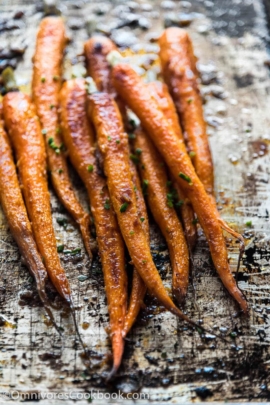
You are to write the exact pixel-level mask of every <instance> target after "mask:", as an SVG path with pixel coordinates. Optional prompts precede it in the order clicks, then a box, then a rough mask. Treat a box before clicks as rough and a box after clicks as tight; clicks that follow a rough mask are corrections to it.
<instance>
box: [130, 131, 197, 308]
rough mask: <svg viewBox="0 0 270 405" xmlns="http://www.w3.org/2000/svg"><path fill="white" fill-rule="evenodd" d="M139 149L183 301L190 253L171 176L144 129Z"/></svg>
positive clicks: (139, 134)
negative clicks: (173, 202)
mask: <svg viewBox="0 0 270 405" xmlns="http://www.w3.org/2000/svg"><path fill="white" fill-rule="evenodd" d="M135 147H136V150H139V151H140V152H141V153H140V164H139V167H140V173H141V179H142V182H143V184H145V186H146V187H145V194H146V198H147V201H148V206H149V207H150V210H151V212H152V214H153V216H154V219H155V221H156V223H157V224H158V226H159V227H160V229H161V232H162V234H163V236H164V238H165V240H166V242H167V245H168V249H169V253H170V259H171V265H172V273H173V277H172V290H173V296H174V298H175V299H176V301H177V302H178V303H179V304H183V303H184V301H185V296H186V293H187V288H188V276H189V253H188V247H187V243H186V240H185V235H184V231H183V229H182V226H181V224H180V221H179V219H178V217H177V214H176V212H175V210H174V208H173V207H172V206H169V205H168V204H170V202H171V200H170V198H169V200H168V197H170V194H169V192H168V186H167V185H168V177H167V174H166V168H165V167H164V166H163V165H160V163H162V158H161V156H160V154H159V153H158V151H157V150H156V148H155V147H154V145H153V144H152V142H151V141H150V139H148V138H147V137H146V135H145V133H144V132H143V130H142V129H137V131H136V139H135Z"/></svg>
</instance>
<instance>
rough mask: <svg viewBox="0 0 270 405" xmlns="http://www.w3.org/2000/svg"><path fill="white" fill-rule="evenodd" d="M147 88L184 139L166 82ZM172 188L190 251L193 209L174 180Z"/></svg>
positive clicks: (193, 234) (194, 232)
mask: <svg viewBox="0 0 270 405" xmlns="http://www.w3.org/2000/svg"><path fill="white" fill-rule="evenodd" d="M148 89H149V90H150V92H151V94H152V96H153V97H154V98H155V99H156V100H157V102H158V104H159V106H160V108H161V110H162V111H163V113H164V115H165V117H166V118H167V120H168V121H169V123H170V124H171V125H172V127H173V129H174V131H175V133H176V134H177V135H178V137H179V138H180V139H184V138H183V134H182V130H181V127H180V124H179V121H178V116H177V112H176V109H175V106H174V103H173V100H172V98H171V96H170V94H169V91H168V88H167V86H166V84H164V83H161V82H152V83H149V84H148ZM173 188H174V189H175V190H176V192H177V194H178V197H179V199H180V200H181V201H182V202H183V204H182V206H181V207H180V213H181V219H182V222H183V226H184V229H185V234H186V238H187V242H188V246H189V248H190V251H191V252H192V250H193V249H194V247H195V245H196V241H197V228H196V224H195V217H194V211H193V209H192V207H191V205H190V202H189V200H188V199H187V198H186V197H185V194H184V192H183V190H182V189H181V187H180V186H179V184H177V181H175V180H174V182H173Z"/></svg>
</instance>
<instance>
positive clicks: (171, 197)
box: [167, 181, 184, 208]
mask: <svg viewBox="0 0 270 405" xmlns="http://www.w3.org/2000/svg"><path fill="white" fill-rule="evenodd" d="M167 188H168V189H169V190H168V191H169V192H168V193H167V205H168V207H169V208H173V207H176V208H179V207H181V205H183V203H184V201H182V200H178V194H177V191H176V190H175V188H172V182H171V181H167Z"/></svg>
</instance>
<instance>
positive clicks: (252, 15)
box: [0, 0, 270, 404]
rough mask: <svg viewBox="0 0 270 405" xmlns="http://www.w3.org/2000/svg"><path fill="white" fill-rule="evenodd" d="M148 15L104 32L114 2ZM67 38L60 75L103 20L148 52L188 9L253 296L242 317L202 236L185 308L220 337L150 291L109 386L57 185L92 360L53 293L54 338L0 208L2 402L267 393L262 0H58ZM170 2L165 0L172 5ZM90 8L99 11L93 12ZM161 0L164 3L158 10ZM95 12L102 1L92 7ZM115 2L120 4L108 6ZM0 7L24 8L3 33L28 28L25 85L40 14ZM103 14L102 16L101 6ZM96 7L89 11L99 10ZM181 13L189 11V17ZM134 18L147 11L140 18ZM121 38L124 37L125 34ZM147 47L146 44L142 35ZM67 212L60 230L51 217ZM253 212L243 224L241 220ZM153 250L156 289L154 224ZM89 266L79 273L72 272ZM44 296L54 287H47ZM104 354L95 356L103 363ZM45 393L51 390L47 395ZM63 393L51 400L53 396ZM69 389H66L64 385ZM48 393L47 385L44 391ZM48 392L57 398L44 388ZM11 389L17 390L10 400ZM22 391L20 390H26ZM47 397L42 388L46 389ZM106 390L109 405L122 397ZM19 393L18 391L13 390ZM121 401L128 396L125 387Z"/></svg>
mask: <svg viewBox="0 0 270 405" xmlns="http://www.w3.org/2000/svg"><path fill="white" fill-rule="evenodd" d="M132 3H133V7H134V8H136V7H137V10H136V11H135V13H138V14H139V15H140V16H141V17H144V18H145V19H146V20H144V25H147V22H148V23H149V27H148V29H146V28H147V27H146V26H145V27H144V29H141V28H135V29H131V28H130V27H127V26H125V27H123V28H120V29H118V30H117V31H116V30H113V28H114V27H115V24H117V23H118V22H119V16H120V12H121V10H120V9H119V8H118V9H117V8H116V7H119V5H122V6H123V7H127V5H130V6H131V7H132ZM60 6H61V9H62V13H63V15H64V16H65V17H66V20H67V26H68V32H69V35H70V37H71V38H72V42H71V43H70V45H69V46H68V49H67V54H66V57H65V58H66V61H65V75H66V77H69V76H70V71H71V64H75V65H76V66H80V64H82V63H83V60H82V58H81V57H80V56H78V55H79V54H80V53H81V52H82V44H83V41H84V40H86V39H87V37H88V33H87V30H91V27H93V24H97V26H98V28H99V29H102V30H105V31H106V30H112V35H113V37H114V39H116V40H117V41H119V42H121V41H123V35H124V34H123V33H127V32H128V33H129V36H128V38H129V41H130V45H131V47H132V48H133V49H134V50H135V51H137V52H139V51H140V49H145V47H146V49H147V51H148V52H153V53H155V52H156V48H157V45H156V43H155V42H149V39H151V40H152V41H154V38H155V37H156V36H157V34H158V33H160V32H161V30H162V28H163V24H164V20H165V21H167V23H168V21H170V19H173V18H175V16H178V13H182V14H181V20H182V22H183V21H188V20H191V19H193V21H192V23H191V24H190V25H189V26H188V27H187V29H188V31H189V33H190V35H191V37H192V39H193V41H194V48H195V51H196V54H197V55H198V57H199V62H200V64H201V70H202V72H203V75H202V83H203V84H202V85H201V90H202V93H203V95H204V98H205V100H206V103H205V117H206V120H207V122H208V124H209V128H208V133H209V139H210V144H211V149H212V153H213V158H214V164H215V190H216V197H217V201H218V206H219V208H220V210H221V214H222V216H223V217H224V218H225V219H226V221H228V222H229V223H230V224H231V225H232V226H233V227H235V228H236V229H238V230H239V231H240V232H243V233H244V235H245V237H246V254H245V257H244V259H243V263H242V265H241V271H240V274H239V286H240V288H241V289H242V290H243V291H244V292H245V294H246V296H247V299H248V301H249V304H250V317H249V318H247V319H245V318H243V317H241V316H239V314H238V308H237V306H236V305H235V303H234V302H233V300H232V299H231V298H230V297H229V296H228V294H227V292H226V291H225V289H224V288H223V286H222V284H221V282H220V281H219V279H218V277H217V275H216V273H215V271H214V269H213V267H212V264H211V260H210V256H209V250H208V247H207V244H206V242H205V239H204V237H203V235H200V238H199V243H198V246H197V249H196V251H195V253H194V275H193V282H194V286H195V290H196V305H195V296H194V292H193V290H192V288H191V287H190V290H189V293H188V298H187V305H186V311H187V313H188V314H189V315H190V316H191V317H192V318H193V319H197V320H198V319H201V320H202V321H203V322H204V324H207V325H209V326H210V327H212V328H213V329H214V330H216V331H217V333H221V334H223V335H224V336H227V340H228V341H229V343H226V342H224V341H222V340H219V339H212V338H211V337H210V336H209V337H208V338H206V339H203V340H202V339H201V338H200V336H199V335H198V333H197V332H194V331H192V330H191V329H190V328H189V327H187V326H186V325H184V324H183V323H182V322H180V321H178V320H177V319H176V318H175V317H174V316H172V315H171V314H169V313H168V312H164V311H158V310H157V307H156V303H155V302H154V301H153V300H151V298H150V297H148V298H147V299H146V301H147V303H148V307H147V309H146V310H144V311H142V313H141V315H140V317H139V320H138V322H137V323H136V325H135V327H134V328H133V330H132V332H131V334H130V335H129V336H128V339H127V341H126V349H125V354H124V358H123V364H122V366H121V368H120V370H119V373H118V375H117V378H116V379H115V380H114V382H113V383H112V384H111V385H110V386H106V385H105V383H104V378H103V377H104V375H105V372H106V371H107V370H108V367H109V366H108V364H107V363H106V362H103V363H102V359H103V358H104V357H105V356H106V354H107V353H108V352H110V343H109V339H108V336H107V333H106V326H107V325H108V313H107V306H106V299H105V293H104V285H103V278H102V273H101V268H100V263H98V262H96V263H95V265H94V268H93V270H92V272H91V274H90V271H89V262H88V259H87V256H86V254H85V252H84V248H83V244H82V241H81V238H80V235H79V233H78V230H77V229H76V227H75V226H74V223H73V222H72V220H71V218H70V217H69V216H68V214H67V213H66V212H65V211H64V210H63V208H62V207H61V206H60V204H59V202H58V201H57V199H56V197H55V195H54V193H53V191H52V192H51V203H52V211H53V220H54V225H55V232H56V235H57V241H58V243H59V244H62V243H64V244H65V246H66V247H67V248H70V249H73V248H76V247H80V248H81V249H82V254H81V255H78V256H75V257H72V258H70V257H67V256H64V255H63V254H60V255H61V260H62V263H63V266H64V268H65V270H66V272H67V275H68V278H69V280H70V283H71V287H72V291H73V296H74V300H75V302H76V303H77V305H78V310H77V318H78V322H79V326H80V329H81V333H82V335H83V339H84V341H85V342H86V343H87V344H88V346H89V348H90V349H91V351H92V354H93V355H94V357H95V358H96V362H97V367H96V368H95V369H93V370H91V371H89V370H86V368H85V366H84V363H83V359H82V358H81V353H82V350H81V347H80V346H79V344H78V342H77V341H76V339H75V334H74V327H73V324H72V321H71V318H70V316H68V314H67V312H66V310H65V308H63V306H62V304H61V302H59V305H60V309H59V311H56V313H55V316H56V319H57V322H58V323H59V324H60V325H61V326H62V327H63V328H64V336H65V337H64V339H63V340H62V341H61V339H59V337H58V335H57V333H56V332H55V330H54V329H53V328H52V327H51V326H50V325H48V323H47V321H46V317H45V313H44V311H43V309H42V307H41V305H40V302H39V299H38V297H37V293H36V289H35V285H34V283H33V281H32V278H31V277H30V275H29V273H28V271H27V269H26V268H25V267H24V266H23V265H22V263H21V260H20V255H19V253H18V249H17V246H16V244H15V243H14V241H13V239H12V237H11V235H10V233H9V230H8V227H7V223H6V221H5V218H4V217H3V214H2V211H0V252H1V253H0V264H1V268H0V269H1V270H0V302H1V306H0V403H6V402H7V403H8V402H9V400H12V398H10V396H12V395H11V393H13V392H15V394H14V395H13V400H15V401H16V400H17V399H16V398H17V397H16V395H18V394H16V393H19V394H23V395H26V394H31V393H32V394H33V393H34V394H36V395H38V394H39V395H40V394H43V397H42V396H41V398H40V403H42V404H46V403H48V404H61V403H66V404H69V403H70V404H71V403H74V401H76V400H77V401H79V403H80V404H86V403H88V402H89V400H87V396H84V397H83V394H85V393H87V394H88V397H89V395H90V393H91V391H92V401H93V402H94V403H104V399H96V397H95V395H94V394H95V393H97V392H100V393H103V394H104V393H105V392H106V393H119V392H120V393H124V394H126V393H128V392H134V393H136V395H137V393H139V394H140V397H139V396H138V395H137V396H134V397H133V399H137V398H139V399H138V400H137V402H138V403H141V404H143V403H149V402H151V401H159V402H163V401H164V402H167V403H189V402H200V401H211V402H224V401H227V402H230V401H232V402H237V401H238V402H248V401H255V402H266V401H267V400H270V378H269V366H270V349H269V343H270V334H269V313H270V300H269V289H270V283H269V281H270V277H269V274H270V269H269V259H270V250H269V235H270V233H269V209H270V208H269V205H270V204H269V203H270V186H269V167H270V165H269V163H270V161H269V154H268V148H269V141H270V115H269V110H270V79H269V71H268V66H269V59H268V58H269V56H268V54H267V43H268V42H267V41H268V34H267V26H266V16H265V12H264V7H263V4H262V2H261V1H260V0H253V1H252V0H243V1H240V0H219V1H218V0H216V1H215V2H212V1H201V0H194V1H192V2H188V1H181V2H178V1H174V2H172V1H163V2H160V1H151V0H150V1H149V2H148V3H146V2H143V1H137V2H135V4H134V2H125V1H111V2H110V1H106V0H104V1H102V3H101V2H100V1H98V0H97V1H91V2H87V1H81V2H80V1H73V2H71V1H63V2H61V5H60ZM173 6H174V8H173V10H169V9H168V8H169V7H173ZM97 8H99V12H98V13H97ZM166 8H167V9H166ZM100 10H101V11H100ZM115 10H117V12H116V11H115ZM0 11H1V14H0V30H1V24H2V20H1V19H2V18H5V16H6V15H14V13H15V12H18V11H23V12H24V17H23V18H22V19H21V20H16V21H17V23H18V21H19V23H18V24H17V25H19V28H18V27H17V28H16V27H15V28H13V29H10V30H9V31H1V32H0V35H1V41H0V47H1V44H2V47H6V46H9V44H10V45H12V44H14V43H15V42H16V40H18V39H25V40H26V42H27V44H28V46H27V49H26V52H25V54H24V56H23V58H17V59H16V60H15V61H13V63H14V64H17V63H18V66H17V70H16V72H17V73H16V74H17V79H18V82H19V83H20V85H22V87H23V88H24V90H25V91H29V81H30V79H31V57H32V55H33V49H34V43H35V33H36V29H37V26H38V23H39V21H40V19H41V18H42V16H43V14H42V11H41V7H40V6H39V4H38V3H37V2H33V1H26V2H19V1H8V0H1V1H0ZM104 11H105V14H102V13H104ZM97 14H98V15H97ZM186 14H187V15H186ZM141 25H142V26H143V22H141ZM121 35H122V37H121ZM149 43H150V46H149V45H147V46H146V44H149ZM70 170H71V174H72V179H73V182H74V187H75V189H76V191H77V193H78V195H79V197H80V199H81V201H82V202H83V204H84V206H85V207H86V208H87V209H88V202H87V197H86V193H85V190H84V187H83V185H82V183H81V182H80V180H79V178H78V177H77V175H76V174H75V173H74V172H73V171H72V168H71V169H70ZM59 217H61V218H62V217H64V218H66V219H67V220H68V226H67V228H66V229H63V227H61V226H60V225H59V224H58V223H57V218H59ZM247 222H249V223H250V222H251V226H250V227H247V226H246V223H247ZM151 231H152V234H151V249H152V253H153V257H154V259H155V262H156V264H157V267H158V269H159V271H160V274H161V276H162V278H163V280H164V283H165V284H166V286H168V287H169V286H170V282H171V276H170V262H169V256H168V251H167V249H166V245H165V243H164V240H163V239H162V237H161V236H160V233H159V230H158V229H157V228H156V226H155V224H152V226H151ZM226 236H227V242H228V250H229V257H230V263H231V267H232V269H233V270H234V271H235V268H236V259H237V254H238V244H237V243H235V242H234V241H233V240H231V239H230V238H229V237H228V235H226ZM82 276H85V277H82ZM50 294H51V299H52V300H54V301H55V302H56V301H57V299H58V298H57V296H56V294H55V293H54V292H53V291H50ZM99 363H100V364H99ZM46 393H47V394H48V395H47V394H46ZM61 393H62V394H66V395H67V397H66V398H65V397H64V396H62V397H61V395H59V394H61ZM70 393H72V394H70ZM46 395H47V396H46ZM53 395H54V397H53ZM14 396H15V399H14ZM25 398H27V395H26V397H25ZM43 398H44V399H43ZM114 398H115V397H114V396H111V399H107V400H106V402H110V401H112V402H114V401H116V402H117V403H121V402H122V401H123V400H122V399H121V397H118V399H117V400H115V399H114ZM21 399H22V397H21ZM125 401H126V402H127V403H129V402H130V403H131V402H132V400H131V399H128V398H126V399H125Z"/></svg>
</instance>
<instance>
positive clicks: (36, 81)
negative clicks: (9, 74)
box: [32, 17, 92, 258]
mask: <svg viewBox="0 0 270 405" xmlns="http://www.w3.org/2000/svg"><path fill="white" fill-rule="evenodd" d="M65 44H66V36H65V27H64V22H63V20H62V18H59V17H47V18H44V19H43V20H42V21H41V23H40V26H39V31H38V34H37V42H36V50H35V55H34V58H33V79H32V93H33V101H34V103H35V105H36V108H37V114H38V116H39V118H40V121H41V126H42V132H43V134H44V136H45V140H46V152H47V159H48V168H49V171H50V174H51V179H52V184H53V187H54V189H55V192H56V194H57V196H58V198H59V199H60V201H61V203H62V204H63V205H64V207H65V208H66V209H67V211H68V212H69V213H70V215H71V216H72V217H73V218H74V220H75V221H76V223H77V224H78V226H79V227H80V230H81V234H82V238H83V241H84V245H85V248H86V251H87V253H88V254H89V256H90V258H92V253H91V236H90V218H89V215H88V214H87V213H86V212H85V211H84V210H83V208H82V206H81V205H80V203H79V201H78V199H77V197H76V195H75V193H74V191H73V189H72V184H71V181H70V178H69V174H68V167H67V162H66V157H65V155H64V153H63V143H62V137H61V134H60V125H59V117H58V105H59V92H60V88H61V73H62V60H63V51H64V47H65Z"/></svg>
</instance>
